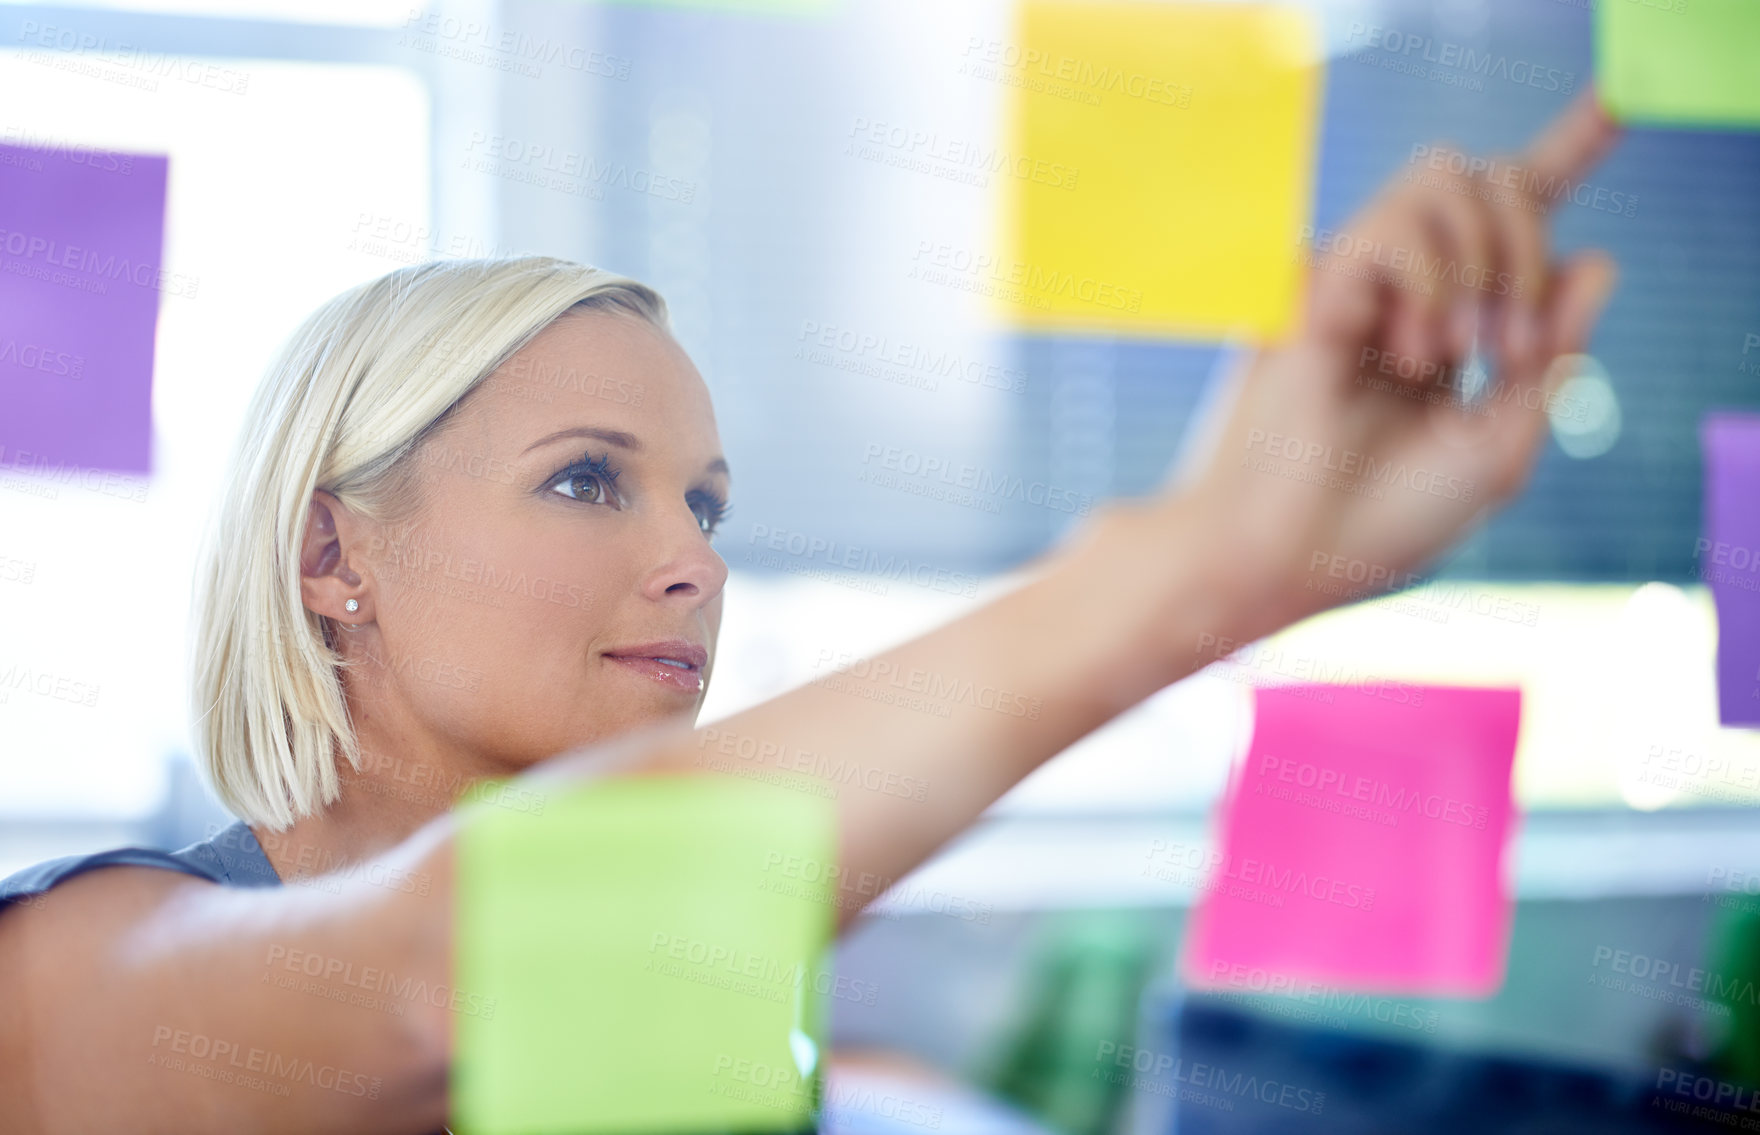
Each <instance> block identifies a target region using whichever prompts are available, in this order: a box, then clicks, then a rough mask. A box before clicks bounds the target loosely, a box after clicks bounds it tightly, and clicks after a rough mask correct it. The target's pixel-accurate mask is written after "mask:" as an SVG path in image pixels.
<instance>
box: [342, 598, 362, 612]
mask: <svg viewBox="0 0 1760 1135" xmlns="http://www.w3.org/2000/svg"><path fill="white" fill-rule="evenodd" d="M342 609H343V610H344V611H347V612H348V613H349V614H351V615H352V614H354V613H355V612H356V611H358V610H360V609H361V601H360V600H359V599H350V600H349V601H348V602H346V603H344V604H343V605H342Z"/></svg>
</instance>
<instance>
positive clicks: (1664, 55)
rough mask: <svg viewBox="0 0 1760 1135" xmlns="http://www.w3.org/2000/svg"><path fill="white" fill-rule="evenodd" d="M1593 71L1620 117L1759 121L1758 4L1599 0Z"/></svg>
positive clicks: (1680, 122)
mask: <svg viewBox="0 0 1760 1135" xmlns="http://www.w3.org/2000/svg"><path fill="white" fill-rule="evenodd" d="M1595 70H1596V85H1597V89H1598V90H1599V91H1600V97H1601V101H1602V104H1603V105H1604V106H1606V107H1607V109H1608V111H1609V112H1610V113H1611V114H1612V115H1613V116H1614V117H1615V118H1617V119H1620V120H1621V121H1624V122H1632V123H1637V124H1640V125H1643V124H1651V125H1659V126H1710V127H1719V126H1748V127H1754V126H1760V2H1756V0H1599V2H1598V3H1597V4H1596V5H1595Z"/></svg>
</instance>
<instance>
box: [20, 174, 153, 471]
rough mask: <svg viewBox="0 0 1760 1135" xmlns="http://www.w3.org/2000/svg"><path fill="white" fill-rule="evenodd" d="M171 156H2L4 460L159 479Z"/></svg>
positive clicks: (29, 465)
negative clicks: (155, 402)
mask: <svg viewBox="0 0 1760 1135" xmlns="http://www.w3.org/2000/svg"><path fill="white" fill-rule="evenodd" d="M166 168H167V162H166V159H165V158H163V157H145V156H141V155H137V154H118V153H109V152H106V151H97V150H89V149H85V148H83V147H78V146H66V145H62V146H43V147H32V146H10V145H0V459H3V460H4V462H5V463H6V464H8V465H9V466H12V467H15V468H18V469H20V470H24V471H29V470H31V469H33V468H35V469H42V468H55V469H59V468H64V467H66V466H68V465H74V466H80V467H85V468H93V469H108V470H118V471H121V472H129V473H146V472H150V471H151V470H150V463H151V433H152V424H151V423H152V382H153V336H154V329H155V327H156V325H157V322H158V312H159V294H160V291H161V290H162V288H163V287H164V278H163V276H162V274H161V271H160V266H161V259H162V254H163V237H164V228H165V175H166Z"/></svg>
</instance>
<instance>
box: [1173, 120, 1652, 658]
mask: <svg viewBox="0 0 1760 1135" xmlns="http://www.w3.org/2000/svg"><path fill="white" fill-rule="evenodd" d="M1617 137H1618V130H1617V127H1615V126H1614V124H1613V123H1612V122H1611V121H1609V120H1608V118H1607V117H1606V115H1605V114H1604V113H1603V112H1602V110H1601V108H1600V106H1599V104H1598V103H1597V102H1596V100H1595V98H1594V93H1593V91H1585V92H1584V93H1583V95H1582V96H1581V97H1579V98H1578V99H1577V100H1576V101H1575V102H1574V103H1572V105H1571V106H1570V107H1569V108H1567V109H1566V110H1565V111H1564V113H1563V114H1561V115H1560V116H1559V117H1558V118H1557V119H1556V120H1555V121H1554V122H1553V123H1551V124H1550V125H1549V126H1548V127H1547V128H1546V129H1545V130H1544V131H1543V132H1542V133H1541V135H1540V136H1539V137H1538V138H1537V139H1535V141H1534V142H1533V143H1532V145H1531V146H1530V147H1529V148H1528V150H1527V151H1526V153H1525V154H1523V155H1521V156H1520V157H1517V158H1514V159H1504V158H1498V159H1494V160H1491V161H1485V160H1483V159H1477V160H1475V159H1470V158H1468V157H1467V156H1466V155H1462V154H1458V153H1454V152H1452V151H1448V150H1445V149H1441V148H1435V149H1432V150H1430V151H1429V152H1428V154H1427V155H1426V158H1425V160H1420V161H1414V162H1413V164H1412V167H1411V168H1410V169H1409V170H1408V171H1407V172H1406V173H1405V174H1404V175H1403V176H1401V177H1398V178H1396V179H1395V180H1393V181H1392V182H1390V183H1389V184H1388V185H1387V186H1386V187H1385V188H1384V189H1383V190H1382V191H1381V193H1380V194H1379V195H1378V196H1377V197H1376V198H1375V200H1373V201H1372V202H1371V203H1370V204H1369V205H1368V206H1367V207H1366V208H1365V209H1364V210H1363V211H1362V212H1361V213H1359V214H1358V215H1357V216H1356V217H1355V218H1353V219H1352V220H1351V221H1350V223H1349V224H1348V225H1347V226H1346V228H1345V229H1344V230H1343V232H1341V233H1339V234H1337V235H1336V236H1333V235H1332V234H1323V235H1322V241H1321V243H1322V244H1323V245H1324V250H1323V255H1322V256H1321V258H1320V259H1319V260H1317V261H1311V265H1312V271H1311V279H1310V286H1309V289H1308V304H1307V309H1306V312H1305V313H1304V319H1303V326H1302V328H1301V330H1300V331H1299V332H1298V334H1297V336H1296V337H1295V338H1294V339H1293V340H1292V341H1290V342H1289V343H1287V344H1284V345H1281V346H1278V347H1276V348H1273V349H1267V350H1264V351H1262V352H1260V353H1258V354H1257V355H1255V356H1254V357H1252V358H1251V359H1250V360H1249V361H1248V362H1247V364H1246V365H1244V366H1243V367H1242V368H1241V369H1240V371H1239V372H1238V373H1237V374H1236V375H1235V383H1234V389H1233V390H1232V392H1231V393H1232V395H1233V397H1232V398H1231V399H1230V400H1229V402H1228V404H1227V409H1226V417H1225V419H1224V421H1223V424H1221V426H1220V428H1218V429H1213V430H1212V431H1210V432H1209V435H1208V444H1209V445H1210V446H1211V447H1212V448H1210V449H1208V450H1207V452H1206V453H1205V454H1204V455H1203V457H1202V458H1201V459H1200V461H1198V462H1197V463H1196V464H1195V466H1188V470H1190V469H1193V468H1195V476H1190V477H1188V478H1187V479H1185V480H1183V481H1182V483H1181V485H1180V486H1179V488H1178V489H1177V490H1174V491H1170V493H1169V494H1168V497H1167V498H1166V500H1167V501H1168V502H1171V501H1173V500H1174V499H1175V498H1178V499H1179V503H1180V507H1181V509H1182V510H1184V509H1191V510H1193V511H1195V514H1196V515H1197V516H1198V517H1199V523H1198V524H1197V528H1198V529H1199V530H1202V531H1206V532H1208V533H1213V534H1214V536H1213V539H1214V544H1213V546H1212V549H1211V550H1212V557H1213V567H1212V570H1213V572H1214V574H1215V577H1216V578H1217V580H1218V581H1219V586H1223V587H1226V588H1227V589H1229V590H1230V592H1231V594H1232V595H1233V596H1234V598H1235V600H1236V602H1235V605H1234V606H1235V609H1236V611H1237V613H1238V615H1239V619H1240V622H1239V624H1238V625H1235V626H1233V627H1232V628H1231V629H1232V630H1233V632H1234V633H1233V634H1232V635H1231V636H1230V637H1231V638H1233V639H1234V640H1235V641H1245V640H1248V639H1251V638H1255V637H1258V636H1260V635H1262V634H1265V633H1268V632H1270V631H1272V630H1275V629H1277V628H1278V627H1280V626H1282V625H1284V624H1286V623H1288V622H1292V621H1294V620H1295V619H1298V618H1301V617H1302V616H1304V615H1307V614H1311V613H1313V612H1314V611H1317V610H1321V609H1323V608H1325V607H1328V606H1331V605H1333V604H1334V603H1336V602H1338V601H1340V600H1341V599H1344V598H1349V597H1351V594H1352V593H1354V594H1363V593H1365V592H1371V591H1377V590H1383V589H1385V588H1387V587H1390V586H1397V585H1400V584H1404V583H1407V582H1409V581H1410V580H1411V575H1410V574H1409V573H1412V572H1416V571H1419V570H1421V569H1422V568H1423V567H1424V566H1425V565H1426V564H1428V563H1429V562H1430V561H1431V560H1432V559H1434V558H1435V557H1436V556H1437V555H1439V554H1440V553H1441V552H1442V551H1444V550H1445V549H1446V548H1447V547H1448V546H1449V545H1451V544H1452V543H1454V542H1455V541H1456V540H1457V539H1458V538H1459V537H1460V536H1461V535H1462V534H1463V533H1464V532H1465V531H1466V530H1467V529H1468V528H1469V527H1470V526H1471V525H1473V524H1474V523H1476V522H1477V521H1478V520H1479V519H1480V518H1482V517H1483V516H1485V515H1486V514H1487V513H1488V512H1489V511H1490V510H1491V509H1493V508H1495V507H1496V506H1498V505H1500V504H1502V503H1503V502H1504V501H1506V500H1507V499H1509V498H1510V497H1511V496H1512V495H1514V494H1515V493H1516V492H1517V491H1519V490H1520V488H1521V487H1522V486H1523V485H1524V484H1525V482H1526V480H1527V477H1528V474H1529V471H1530V470H1531V469H1532V468H1533V465H1534V462H1535V459H1536V456H1537V455H1538V453H1539V450H1540V447H1541V445H1542V443H1543V440H1544V438H1545V436H1546V432H1547V418H1548V415H1547V410H1548V407H1549V406H1552V405H1555V404H1556V394H1557V386H1558V384H1559V383H1560V382H1561V381H1562V379H1563V377H1564V375H1565V372H1566V370H1567V369H1568V368H1565V367H1555V366H1553V365H1552V364H1553V362H1554V360H1555V359H1557V358H1558V357H1560V356H1563V355H1570V354H1576V353H1580V352H1581V351H1582V350H1583V348H1584V345H1585V344H1586V343H1587V341H1588V338H1589V334H1590V332H1591V330H1592V329H1593V327H1594V325H1595V321H1596V319H1597V317H1598V316H1599V314H1600V312H1601V309H1602V307H1603V305H1604V304H1605V302H1606V300H1607V296H1608V294H1609V292H1610V291H1611V290H1612V287H1613V282H1614V275H1615V272H1614V265H1613V262H1612V260H1611V259H1610V258H1609V257H1608V256H1607V255H1606V254H1605V253H1599V252H1593V253H1586V254H1583V255H1580V256H1576V257H1572V258H1571V259H1569V260H1567V261H1564V262H1563V263H1552V262H1551V260H1550V255H1549V249H1548V241H1547V233H1546V214H1547V211H1548V209H1549V207H1550V206H1551V205H1552V203H1553V201H1554V200H1556V199H1558V198H1559V197H1561V196H1568V193H1569V191H1570V189H1571V188H1573V187H1574V186H1575V185H1576V184H1577V182H1578V181H1579V180H1580V179H1581V178H1582V177H1583V175H1584V174H1585V173H1586V172H1587V171H1588V170H1589V169H1590V168H1591V167H1593V166H1594V165H1595V164H1596V162H1597V161H1599V159H1600V158H1601V156H1602V155H1603V154H1604V153H1605V152H1606V151H1607V150H1608V148H1609V147H1610V146H1611V145H1612V144H1613V142H1614V141H1615V140H1616V139H1617ZM1451 170H1452V171H1454V172H1451ZM1475 337H1477V339H1478V342H1479V345H1480V348H1481V350H1482V351H1483V352H1484V353H1485V354H1487V355H1489V356H1491V358H1492V359H1493V360H1494V361H1495V368H1496V369H1495V374H1496V381H1495V382H1494V383H1492V384H1491V389H1490V390H1489V391H1488V392H1486V394H1485V395H1483V396H1482V398H1481V400H1479V401H1477V402H1475V403H1472V404H1468V405H1463V403H1462V394H1463V388H1465V391H1466V392H1468V393H1470V392H1471V391H1472V389H1473V387H1474V386H1475V382H1474V379H1475V377H1476V376H1475V375H1474V374H1473V373H1472V372H1471V371H1466V372H1463V367H1464V366H1465V365H1466V364H1467V362H1468V359H1469V356H1470V355H1471V353H1472V348H1473V344H1474V340H1475ZM1181 527H1184V526H1183V525H1182V526H1181Z"/></svg>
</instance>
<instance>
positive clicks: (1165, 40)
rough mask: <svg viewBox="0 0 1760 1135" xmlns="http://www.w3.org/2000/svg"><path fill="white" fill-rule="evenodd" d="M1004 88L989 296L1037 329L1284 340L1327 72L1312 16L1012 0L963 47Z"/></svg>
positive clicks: (1296, 293)
mask: <svg viewBox="0 0 1760 1135" xmlns="http://www.w3.org/2000/svg"><path fill="white" fill-rule="evenodd" d="M969 54H971V55H974V56H976V58H975V59H972V60H970V61H969V62H968V64H967V66H976V67H988V68H991V69H993V70H994V71H995V74H994V75H993V76H990V77H993V78H994V79H996V81H998V82H1003V83H1007V84H1008V85H1009V86H1010V87H1011V88H1012V90H1013V95H1012V98H1011V100H1010V101H1011V111H1010V115H1009V119H1010V125H1009V143H1008V148H1009V149H1010V151H1011V153H1010V154H1009V155H1008V157H1009V164H1008V166H1007V167H1005V168H1006V169H1007V172H1008V176H1007V177H1006V178H1005V179H1004V180H1005V183H1006V185H1007V186H1008V192H1007V194H1006V202H1005V205H1004V209H1003V219H1004V220H1003V223H1004V225H1005V238H1004V239H1005V242H1006V243H1005V247H1006V248H1007V249H1008V252H1007V254H1006V255H1004V256H1001V257H999V258H997V261H996V264H995V266H994V267H992V268H991V269H989V271H990V272H991V274H992V275H993V276H994V277H995V279H994V280H992V281H991V282H990V286H989V287H987V288H986V289H984V290H985V291H986V293H987V294H989V295H990V296H992V297H993V298H994V299H995V300H996V301H997V304H998V310H999V312H1002V313H1005V314H1004V317H1005V318H1006V319H1008V320H1009V321H1011V322H1014V323H1017V324H1019V325H1021V326H1024V327H1026V328H1028V329H1032V330H1044V331H1094V332H1106V333H1113V334H1125V335H1132V336H1177V337H1182V338H1196V339H1217V338H1223V337H1228V336H1236V335H1238V336H1244V337H1247V338H1250V339H1254V340H1261V341H1262V340H1266V339H1275V338H1278V337H1281V336H1282V335H1284V334H1285V333H1286V332H1288V331H1289V330H1290V329H1292V327H1293V325H1294V320H1295V316H1296V314H1297V310H1298V302H1299V298H1300V283H1301V279H1302V259H1301V256H1300V252H1299V247H1300V245H1299V241H1300V235H1301V231H1302V228H1303V226H1304V225H1306V224H1308V223H1309V216H1310V210H1311V208H1312V204H1311V201H1312V180H1313V172H1312V171H1313V166H1314V154H1315V150H1316V141H1315V135H1316V128H1317V121H1318V117H1319V105H1320V98H1321V92H1322V80H1323V76H1324V65H1323V56H1322V53H1321V47H1320V37H1319V32H1318V29H1317V28H1316V27H1315V26H1314V24H1313V21H1312V19H1311V18H1310V17H1309V16H1308V15H1307V14H1306V13H1304V12H1302V11H1299V10H1295V9H1291V8H1283V7H1276V6H1271V5H1258V4H1232V3H1231V4H1219V3H1203V2H1199V3H1193V2H1184V3H1156V2H1136V0H1129V2H1119V0H1099V2H1087V0H1023V3H1022V5H1021V8H1020V14H1019V17H1018V24H1017V35H1016V42H1015V43H1012V44H1000V45H997V47H996V50H985V51H981V52H974V53H969Z"/></svg>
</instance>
